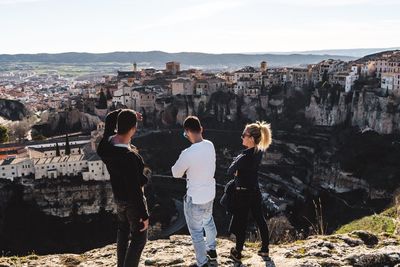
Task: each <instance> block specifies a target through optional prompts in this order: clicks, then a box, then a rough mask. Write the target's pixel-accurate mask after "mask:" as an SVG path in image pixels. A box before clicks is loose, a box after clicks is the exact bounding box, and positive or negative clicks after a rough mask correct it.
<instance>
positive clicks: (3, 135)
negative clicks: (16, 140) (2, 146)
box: [0, 125, 9, 143]
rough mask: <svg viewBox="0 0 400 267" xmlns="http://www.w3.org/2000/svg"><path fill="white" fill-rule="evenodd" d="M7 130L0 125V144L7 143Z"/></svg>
mask: <svg viewBox="0 0 400 267" xmlns="http://www.w3.org/2000/svg"><path fill="white" fill-rule="evenodd" d="M8 140H9V136H8V129H7V127H5V126H4V125H0V143H5V142H8Z"/></svg>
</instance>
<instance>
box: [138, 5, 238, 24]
mask: <svg viewBox="0 0 400 267" xmlns="http://www.w3.org/2000/svg"><path fill="white" fill-rule="evenodd" d="M245 4H246V3H245V2H244V1H235V0H233V1H227V0H219V1H209V2H207V1H205V2H202V3H201V4H198V5H191V6H187V7H181V8H177V9H175V10H173V11H171V12H170V14H168V15H166V16H163V17H161V18H158V19H157V21H156V22H153V23H148V24H147V25H145V26H143V27H141V30H149V29H153V28H159V27H168V26H175V25H179V24H182V23H185V22H190V21H198V20H203V19H206V18H209V17H211V16H214V15H216V14H219V13H221V12H223V11H225V10H228V9H233V8H237V7H240V6H243V5H245Z"/></svg>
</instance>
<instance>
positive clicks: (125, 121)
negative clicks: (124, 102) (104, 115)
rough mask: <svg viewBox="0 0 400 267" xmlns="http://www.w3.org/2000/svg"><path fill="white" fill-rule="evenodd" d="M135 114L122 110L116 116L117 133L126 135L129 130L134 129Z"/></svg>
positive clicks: (128, 110) (131, 111)
mask: <svg viewBox="0 0 400 267" xmlns="http://www.w3.org/2000/svg"><path fill="white" fill-rule="evenodd" d="M136 122H137V119H136V112H135V111H133V110H131V109H123V110H121V112H120V113H119V114H118V121H117V133H118V134H126V133H127V132H128V131H129V130H130V129H132V128H133V127H136Z"/></svg>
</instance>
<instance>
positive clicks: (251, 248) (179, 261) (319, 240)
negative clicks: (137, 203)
mask: <svg viewBox="0 0 400 267" xmlns="http://www.w3.org/2000/svg"><path fill="white" fill-rule="evenodd" d="M217 244H218V245H217V253H218V260H217V262H218V263H217V264H216V263H214V264H211V265H210V266H249V267H250V266H254V267H261V266H269V267H272V266H274V267H295V266H296V267H298V266H303V267H305V266H310V267H323V266H355V267H361V266H362V267H375V266H392V267H393V266H400V252H399V251H400V240H399V239H398V238H396V237H388V236H375V235H373V234H370V233H368V232H362V231H356V232H352V233H351V234H343V235H332V236H312V237H310V238H308V239H307V240H300V241H297V242H295V243H289V244H285V245H279V246H271V247H270V257H271V260H268V261H266V260H264V259H263V258H261V257H260V256H257V249H258V244H250V243H248V244H246V247H245V250H244V252H243V256H244V257H243V260H242V265H241V264H240V263H235V262H234V261H233V260H232V259H230V258H229V251H230V248H231V247H234V242H232V241H231V240H229V239H219V240H218V242H217ZM194 261H195V258H194V251H193V245H192V241H191V239H190V237H189V236H171V237H170V238H169V239H167V240H155V241H149V242H148V243H147V244H146V247H145V249H144V251H143V254H142V257H141V262H140V266H159V267H161V266H175V267H178V266H188V265H189V264H191V263H193V262H194ZM0 264H1V265H2V266H15V265H18V264H22V265H23V264H26V265H27V266H53V267H58V266H60V267H61V266H82V267H83V266H87V267H89V266H93V267H94V266H110V267H111V266H115V264H116V246H115V245H109V246H106V247H103V248H99V249H94V250H91V251H88V252H86V253H84V254H81V255H77V254H60V255H47V256H37V255H31V256H27V257H24V258H17V257H13V258H8V257H3V258H0Z"/></svg>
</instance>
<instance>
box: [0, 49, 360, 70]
mask: <svg viewBox="0 0 400 267" xmlns="http://www.w3.org/2000/svg"><path fill="white" fill-rule="evenodd" d="M328 58H334V59H342V60H345V61H350V60H354V59H356V58H354V57H351V56H340V55H312V54H307V55H306V54H290V55H276V54H253V55H250V54H207V53H192V52H182V53H166V52H162V51H149V52H112V53H102V54H94V53H74V52H71V53H60V54H17V55H6V54H3V55H0V63H1V62H42V63H77V64H79V63H96V62H118V63H132V62H137V63H138V64H139V65H142V66H143V65H148V66H152V67H156V68H158V67H163V66H165V65H164V64H165V62H168V61H179V62H181V64H182V67H183V68H187V67H202V68H208V69H209V68H232V67H241V66H245V65H251V66H258V65H259V64H260V62H261V61H263V60H266V61H268V64H269V66H299V65H304V64H312V63H317V62H320V61H322V60H324V59H328Z"/></svg>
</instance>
